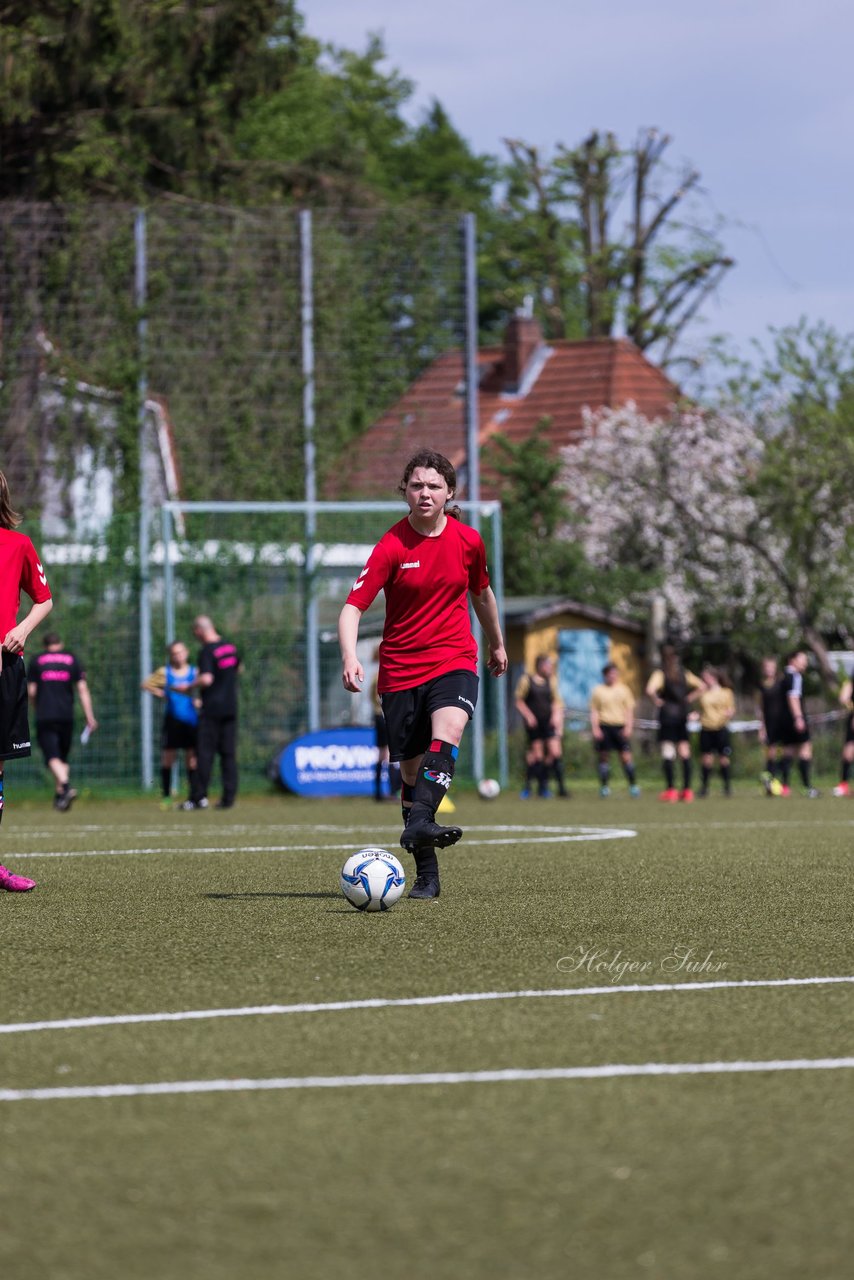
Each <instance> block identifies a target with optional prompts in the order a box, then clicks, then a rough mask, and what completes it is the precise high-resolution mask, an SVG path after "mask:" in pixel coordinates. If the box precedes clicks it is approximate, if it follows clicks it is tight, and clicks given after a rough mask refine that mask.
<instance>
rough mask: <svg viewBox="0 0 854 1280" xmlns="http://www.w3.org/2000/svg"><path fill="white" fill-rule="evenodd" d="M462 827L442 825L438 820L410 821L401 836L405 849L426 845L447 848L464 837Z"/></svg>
mask: <svg viewBox="0 0 854 1280" xmlns="http://www.w3.org/2000/svg"><path fill="white" fill-rule="evenodd" d="M462 835H463V829H462V827H440V826H439V824H438V822H429V821H427V822H410V824H409V826H408V827H407V828H406V829H405V831H404V833H403V835H402V836H401V837H400V843H401V844H402V846H403V848H404V849H409V850H412V849H419V848H423V846H424V845H428V846H431V845H432V846H435V847H437V848H439V849H447V847H448V845H451V844H456V843H457V841H458V840H461V839H462Z"/></svg>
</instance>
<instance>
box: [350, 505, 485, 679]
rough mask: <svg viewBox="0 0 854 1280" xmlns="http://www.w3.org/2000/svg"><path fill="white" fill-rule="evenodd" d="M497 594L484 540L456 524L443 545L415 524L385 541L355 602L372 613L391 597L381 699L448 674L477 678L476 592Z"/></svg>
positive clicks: (358, 585) (401, 526)
mask: <svg viewBox="0 0 854 1280" xmlns="http://www.w3.org/2000/svg"><path fill="white" fill-rule="evenodd" d="M488 586H489V574H488V573H487V571H486V548H485V547H484V545H483V539H482V538H481V536H480V534H479V533H477V532H476V531H475V530H474V529H471V528H469V526H468V525H465V524H460V522H459V520H454V519H453V518H449V519H448V521H447V523H446V525H445V527H444V529H443V530H442V532H441V533H440V534H439V536H438V537H437V538H429V537H426V536H425V535H424V534H421V533H417V532H416V531H415V529H413V527H412V525H411V524H410V523H409V520H408V519H403V520H401V521H400V522H399V523H398V524H396V525H394V526H393V527H392V528H391V529H389V531H388V533H386V534H383V536H382V538H380V540H379V542H378V543H377V545H376V546H375V547H374V549H373V551H372V552H371V554H370V556H369V558H368V563H367V564H366V565H365V567H364V569H363V570H362V572H361V573H360V574H359V577H358V578H357V579H356V581H355V583H354V584H353V589H352V591H351V592H350V594H349V596H348V597H347V603H348V604H354V605H355V606H356V608H357V609H361V610H362V612H363V613H364V611H365V609H367V608H368V606H369V605H370V604H371V602H372V601H373V600H374V598H375V597H376V595H377V593H378V592H380V591H385V598H386V615H385V627H384V629H383V642H382V644H381V645H380V672H379V678H378V681H377V690H378V692H379V693H393V692H394V691H395V690H397V689H412V688H413V687H414V686H415V685H419V684H423V683H424V682H425V680H433V679H434V678H435V677H436V676H441V675H445V674H446V673H447V672H448V671H476V670H477V643H476V641H475V639H474V636H473V635H472V633H471V626H470V624H469V613H468V592H469V591H472V592H474V594H475V595H478V596H479V595H480V594H481V593H482V592H483V591H485V590H486V588H487V587H488Z"/></svg>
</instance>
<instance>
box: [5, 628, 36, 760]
mask: <svg viewBox="0 0 854 1280" xmlns="http://www.w3.org/2000/svg"><path fill="white" fill-rule="evenodd" d="M29 754H30V721H29V718H28V716H27V673H26V670H25V668H24V659H23V658H22V657H21V655H20V654H14V653H7V652H6V650H5V649H4V650H3V669H2V671H0V760H14V759H16V758H17V757H18V756H28V755H29Z"/></svg>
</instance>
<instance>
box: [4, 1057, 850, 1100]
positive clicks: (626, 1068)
mask: <svg viewBox="0 0 854 1280" xmlns="http://www.w3.org/2000/svg"><path fill="white" fill-rule="evenodd" d="M851 1068H854V1058H779V1059H772V1060H771V1061H769V1062H750V1061H744V1062H638V1063H632V1062H614V1063H606V1064H604V1065H603V1066H595V1067H536V1068H534V1069H532V1070H523V1069H521V1068H515V1067H508V1068H505V1069H503V1070H500V1071H421V1072H417V1073H413V1074H411V1075H364V1076H274V1077H273V1078H272V1079H266V1080H265V1079H261V1080H253V1079H246V1080H239V1079H238V1080H163V1081H156V1082H153V1083H150V1084H92V1085H67V1086H64V1087H62V1086H58V1087H53V1088H46V1089H0V1102H46V1101H53V1100H59V1099H71V1098H137V1097H140V1096H142V1095H150V1094H165V1093H248V1092H258V1091H260V1090H277V1089H358V1088H366V1087H372V1088H390V1087H394V1086H397V1085H413V1084H414V1085H432V1084H438V1085H442V1084H504V1083H508V1082H519V1081H536V1080H611V1079H615V1078H618V1077H622V1078H626V1077H629V1076H699V1075H736V1074H740V1073H743V1072H760V1071H762V1072H770V1071H840V1070H850V1069H851Z"/></svg>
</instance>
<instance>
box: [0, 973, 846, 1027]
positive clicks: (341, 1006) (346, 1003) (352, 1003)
mask: <svg viewBox="0 0 854 1280" xmlns="http://www.w3.org/2000/svg"><path fill="white" fill-rule="evenodd" d="M839 983H842V984H848V985H850V984H852V983H854V974H852V975H850V976H840V977H837V976H831V977H817V978H744V979H741V980H733V981H728V982H727V981H720V982H649V983H633V984H631V985H629V986H622V987H614V986H609V987H555V988H551V989H545V990H542V991H537V990H531V991H460V992H454V993H452V994H449V995H439V996H404V997H401V998H399V999H391V998H389V999H384V998H382V997H377V998H374V999H367V1000H331V1001H327V1002H326V1003H323V1004H306V1003H303V1004H260V1005H242V1006H239V1007H237V1008H233V1009H187V1010H179V1011H176V1012H172V1013H119V1014H104V1015H93V1016H91V1017H87V1018H59V1019H54V1020H52V1021H43V1022H7V1023H0V1035H14V1034H17V1033H20V1032H26V1031H66V1030H70V1029H75V1028H81V1027H114V1026H129V1025H134V1024H137V1023H142V1022H193V1021H197V1020H200V1019H203V1018H256V1017H270V1016H272V1015H280V1014H293V1013H341V1012H344V1011H349V1010H353V1009H402V1008H414V1007H426V1006H431V1005H453V1004H474V1003H478V1002H485V1001H489V1000H543V999H552V1000H553V999H567V998H569V999H571V998H573V997H575V996H617V995H647V994H653V993H661V992H674V991H680V992H686V991H733V990H739V989H742V990H743V989H745V988H757V987H765V988H767V987H823V986H831V985H833V984H839Z"/></svg>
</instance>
